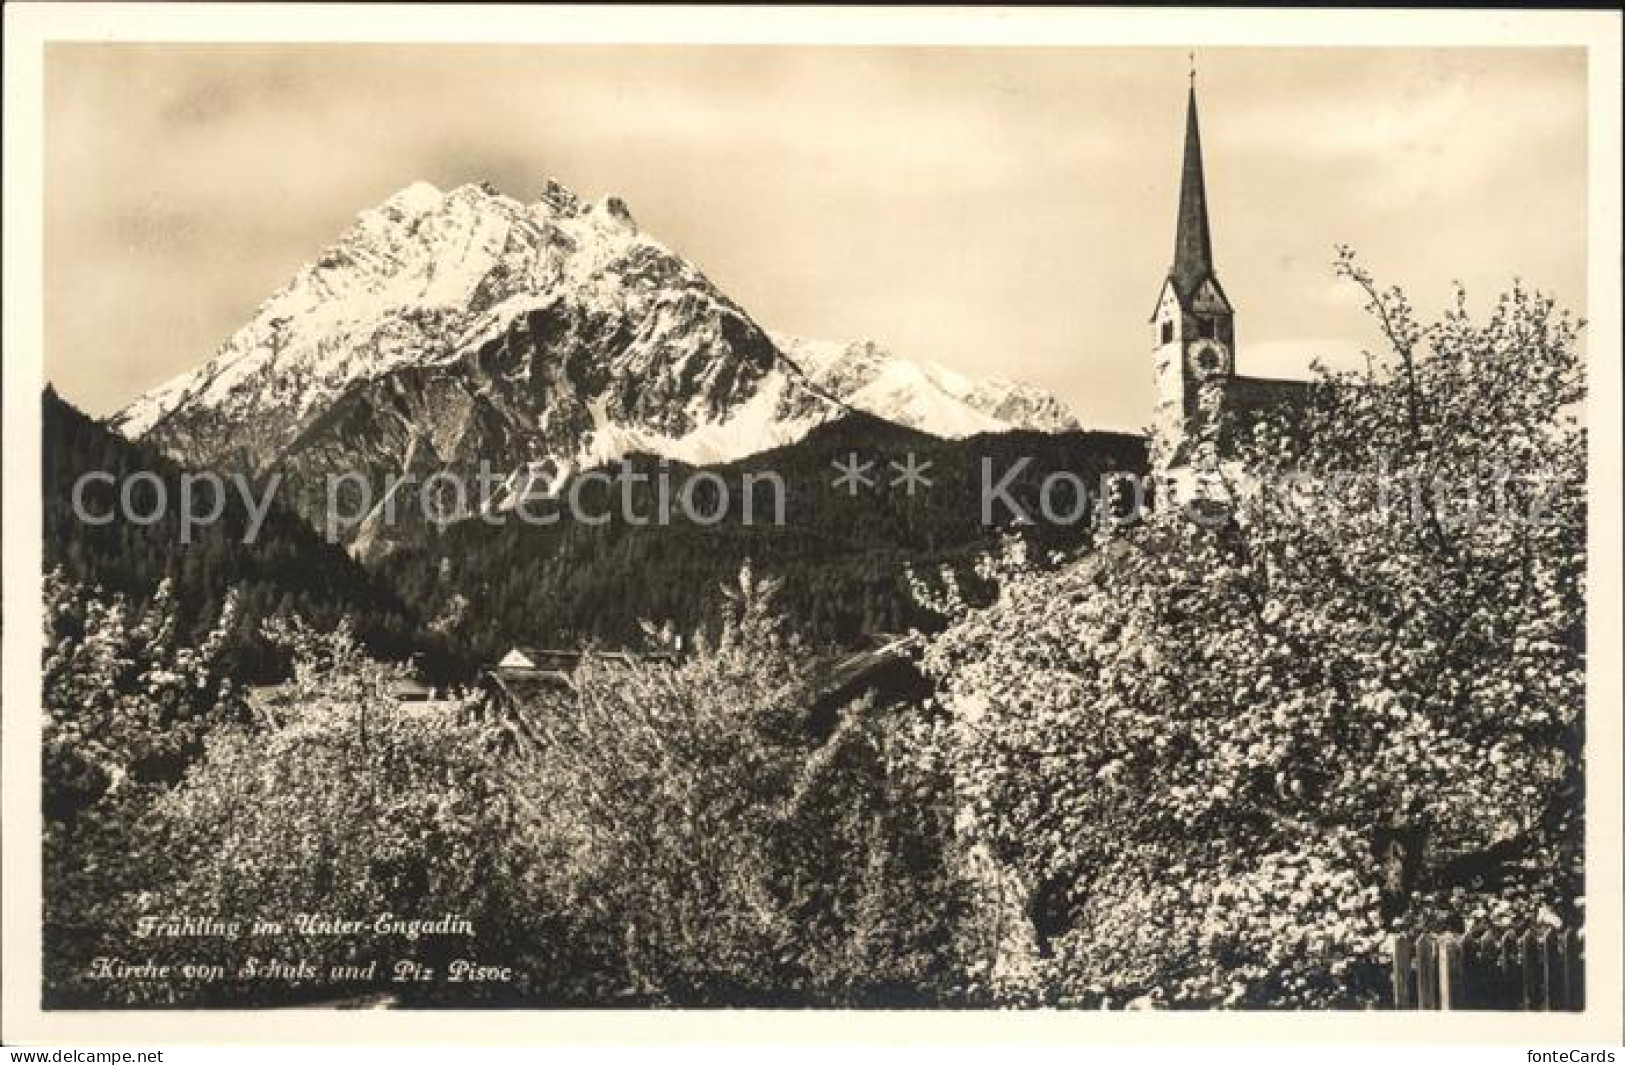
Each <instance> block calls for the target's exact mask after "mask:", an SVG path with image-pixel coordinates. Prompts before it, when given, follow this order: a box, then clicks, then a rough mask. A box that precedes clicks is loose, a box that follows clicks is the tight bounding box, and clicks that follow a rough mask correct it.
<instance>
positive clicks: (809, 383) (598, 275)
mask: <svg viewBox="0 0 1625 1065" xmlns="http://www.w3.org/2000/svg"><path fill="white" fill-rule="evenodd" d="M851 410H865V411H867V412H868V413H871V414H875V415H878V416H880V417H883V418H888V419H890V420H895V421H897V422H899V423H900V424H904V425H908V426H910V427H913V428H919V429H922V430H924V431H927V432H931V433H933V434H934V435H938V436H942V437H948V438H956V437H963V436H968V435H972V434H974V433H977V432H989V431H999V430H1002V429H1008V428H1043V429H1046V430H1048V431H1060V430H1064V429H1073V428H1077V427H1078V423H1077V419H1076V416H1075V415H1073V414H1072V413H1071V412H1070V411H1069V410H1068V409H1067V408H1066V407H1065V405H1064V404H1062V403H1061V402H1060V401H1059V400H1057V399H1055V397H1053V396H1051V395H1049V394H1048V393H1045V392H1043V391H1042V390H1040V389H1035V388H1033V387H1032V386H1024V385H1015V384H1011V383H1008V382H1000V381H992V382H988V381H977V380H974V379H971V378H968V377H965V376H964V375H959V374H955V373H953V372H952V371H948V370H946V369H944V368H941V367H937V366H932V365H930V364H920V363H914V362H910V361H908V360H904V359H900V358H898V357H897V356H895V355H892V354H891V353H890V352H888V351H886V350H885V349H884V348H881V347H880V346H879V345H877V344H875V343H873V342H872V341H853V342H824V341H808V340H804V339H802V338H795V337H790V336H788V335H786V334H777V333H771V332H769V331H768V330H766V329H764V328H763V327H762V326H760V325H759V324H758V323H757V322H756V321H755V320H754V319H752V318H751V316H750V315H749V313H748V312H746V311H745V309H744V308H742V307H741V306H740V305H739V304H738V303H737V302H736V301H734V300H733V299H732V298H731V297H730V296H728V295H727V294H726V293H725V292H723V291H721V290H720V289H719V288H718V287H717V286H716V285H714V284H713V283H712V282H711V281H710V279H709V278H707V277H706V275H705V274H704V272H703V271H702V270H701V269H700V268H699V267H698V266H696V265H695V264H693V263H692V262H690V261H689V260H687V259H685V258H683V257H682V256H680V255H678V254H676V253H675V252H673V251H672V250H671V249H670V248H669V247H667V246H666V245H664V244H662V243H660V242H659V241H658V240H656V239H654V238H653V237H651V236H649V235H648V234H646V233H644V232H643V231H642V230H641V229H640V228H639V227H638V225H637V223H636V221H635V220H634V219H633V216H632V213H631V211H630V209H629V208H628V207H627V206H626V204H625V203H624V202H622V201H621V200H619V199H617V198H615V197H612V196H606V197H603V198H601V199H600V200H598V201H595V202H592V203H587V202H585V201H583V200H582V199H581V198H579V197H578V196H576V194H575V193H573V192H571V191H570V190H569V189H567V188H565V187H564V186H563V185H560V184H559V183H558V182H555V181H549V182H547V183H546V184H545V185H544V186H543V189H542V192H541V194H540V196H539V198H538V199H537V200H536V201H535V202H533V203H530V204H525V203H521V202H520V201H519V200H517V199H514V198H512V197H509V196H506V195H504V194H502V193H500V192H498V191H496V190H495V189H494V188H492V187H490V186H489V185H462V186H458V187H457V188H455V189H452V190H450V191H444V192H443V191H441V190H440V189H438V188H436V187H434V186H432V185H429V184H428V183H426V182H416V183H413V184H411V185H408V186H406V187H405V188H403V189H401V190H400V191H398V192H396V193H395V194H393V195H391V196H390V197H388V198H387V199H386V200H384V201H383V203H381V204H380V205H378V206H377V207H373V208H369V209H368V210H365V211H362V212H361V213H360V215H358V216H357V218H356V220H355V221H354V222H353V223H352V224H351V225H350V226H349V227H348V228H347V229H346V230H345V231H344V233H343V234H342V235H341V236H340V237H339V239H338V241H337V242H336V243H334V244H333V245H331V246H329V247H328V248H327V249H325V250H324V251H323V252H322V253H321V254H320V255H319V256H318V257H317V258H315V259H314V260H312V261H311V262H309V263H307V264H306V265H305V266H303V267H301V268H300V269H299V270H298V271H296V273H295V275H294V277H293V278H292V279H291V280H290V281H289V282H288V283H287V284H286V285H284V286H283V287H282V288H281V289H279V290H278V291H277V292H276V293H274V294H273V295H272V296H271V297H270V298H268V299H267V300H266V301H265V302H264V303H262V304H261V305H260V307H259V308H258V310H257V311H256V313H255V314H254V316H253V317H252V318H251V319H250V321H249V322H248V323H247V324H245V325H244V326H243V327H241V328H240V329H238V330H237V331H236V332H234V333H233V334H232V335H231V336H230V337H229V338H227V340H226V341H225V342H224V343H223V344H222V345H221V346H220V348H219V349H218V350H217V351H216V352H215V354H214V355H213V357H211V358H210V359H209V360H208V361H207V362H206V363H204V364H203V365H202V366H200V367H198V368H196V369H194V370H192V371H189V372H187V373H184V374H181V375H178V376H176V377H175V378H172V379H171V380H169V381H167V382H165V383H164V384H162V385H160V386H158V387H156V388H154V389H152V390H150V391H149V392H147V393H145V394H143V395H142V396H141V397H139V398H138V399H137V400H135V401H134V402H132V403H131V404H130V405H129V406H127V407H126V408H124V409H123V410H122V411H120V412H118V413H117V414H116V415H114V416H113V418H111V419H110V424H111V425H112V426H113V427H114V428H116V429H117V430H118V431H120V432H121V433H123V434H124V435H125V436H128V437H131V438H138V439H142V440H144V441H147V442H150V443H153V444H155V445H156V446H158V447H160V448H162V449H163V450H165V451H166V452H168V453H169V454H171V455H172V456H174V457H176V458H177V459H180V460H182V461H185V462H187V463H188V464H190V465H193V466H201V467H211V468H226V469H233V470H241V471H244V472H248V473H252V474H254V475H264V474H266V473H268V472H270V471H271V470H273V469H274V470H280V471H283V472H285V473H287V474H289V475H290V480H292V481H293V482H294V484H295V489H296V491H297V492H298V493H299V496H298V498H297V500H296V505H297V506H298V507H299V509H301V511H302V512H304V513H305V514H306V515H307V516H308V517H310V518H311V519H312V520H313V522H314V523H315V524H316V525H317V527H318V528H323V529H327V528H329V525H330V517H331V516H330V515H325V514H323V513H322V510H323V499H322V497H321V495H320V494H319V493H317V492H316V488H317V487H318V486H320V485H321V484H322V483H323V481H324V479H325V478H331V477H336V476H342V475H345V474H349V473H352V472H358V473H360V474H362V475H363V476H364V477H365V478H366V479H367V480H368V482H369V483H370V484H379V483H381V482H382V481H383V480H384V479H387V478H388V477H390V476H391V475H395V476H401V475H405V474H411V475H414V476H416V477H418V478H420V479H421V478H425V477H428V476H430V475H432V474H433V473H435V472H438V471H448V472H451V473H454V474H459V475H462V476H464V477H472V476H473V475H474V473H475V469H474V467H475V465H476V464H477V463H478V462H479V461H481V460H487V461H489V462H490V463H492V464H493V465H495V466H497V467H499V468H500V469H501V470H504V471H506V475H507V477H508V482H509V487H510V488H511V489H514V490H517V489H518V488H519V487H521V486H523V485H524V484H525V483H527V482H529V481H530V480H531V479H532V478H534V477H536V476H546V477H548V478H549V479H551V481H552V484H553V486H555V487H556V486H557V485H558V484H559V483H562V481H563V480H564V479H565V478H567V477H569V476H570V475H571V474H573V473H575V472H578V471H580V470H583V469H586V468H588V467H591V466H595V465H601V464H603V463H605V462H608V461H611V460H613V459H615V458H618V457H620V456H623V455H627V454H632V453H640V452H641V453H652V454H657V455H661V456H664V457H667V458H671V459H674V460H681V461H684V462H687V463H690V464H694V465H710V464H715V463H719V462H729V461H733V460H737V459H740V458H743V457H745V456H747V455H750V454H755V453H759V452H762V451H765V450H769V449H772V448H774V447H778V446H781V445H784V444H788V443H792V442H794V441H795V440H798V439H800V438H801V437H803V436H804V435H805V434H806V433H807V432H808V431H809V430H810V429H811V428H813V427H814V426H816V425H818V424H820V423H822V422H825V421H828V420H829V419H831V418H834V417H839V416H841V415H842V414H843V413H845V412H847V411H851ZM380 505H382V504H380ZM363 525H364V526H369V527H371V526H376V525H377V522H376V521H373V522H370V523H366V522H364V523H363ZM385 541H387V538H385ZM385 541H380V542H379V544H374V543H373V541H372V540H371V539H368V540H366V542H364V543H362V544H361V545H360V547H361V549H362V550H363V551H367V550H372V549H373V548H374V547H375V546H379V545H382V546H383V547H385V549H387V542H385Z"/></svg>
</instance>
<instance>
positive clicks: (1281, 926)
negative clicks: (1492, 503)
mask: <svg viewBox="0 0 1625 1065" xmlns="http://www.w3.org/2000/svg"><path fill="white" fill-rule="evenodd" d="M1340 268H1341V270H1342V271H1343V273H1344V274H1345V275H1346V276H1348V277H1349V278H1350V279H1352V280H1353V281H1354V282H1355V283H1356V284H1359V285H1360V286H1362V287H1363V288H1364V289H1365V290H1366V291H1367V293H1368V294H1369V296H1370V299H1371V309H1372V311H1373V312H1374V313H1375V314H1376V315H1377V317H1378V319H1379V321H1380V322H1381V323H1382V325H1383V328H1384V330H1385V333H1386V335H1387V337H1388V339H1389V341H1390V344H1391V347H1392V349H1393V350H1392V352H1391V354H1390V356H1389V357H1388V358H1387V359H1385V360H1382V361H1374V362H1373V365H1372V367H1371V368H1370V370H1369V371H1367V372H1364V373H1360V374H1349V375H1341V376H1334V375H1329V374H1328V375H1324V376H1323V380H1322V381H1321V382H1320V385H1319V387H1318V388H1317V389H1316V392H1315V396H1314V399H1313V400H1312V402H1311V403H1309V404H1308V405H1307V406H1305V407H1303V408H1302V409H1299V410H1297V411H1294V412H1283V413H1282V414H1281V415H1279V416H1277V417H1275V418H1272V419H1271V420H1269V421H1267V422H1265V423H1264V424H1261V425H1258V426H1257V427H1255V428H1254V430H1253V431H1252V432H1251V433H1250V434H1249V435H1247V436H1246V437H1245V438H1244V439H1242V440H1240V441H1238V443H1237V452H1238V458H1239V462H1237V463H1236V464H1234V465H1233V466H1229V467H1227V468H1223V469H1221V470H1220V471H1219V473H1220V475H1221V476H1224V477H1226V478H1228V480H1229V482H1230V483H1229V489H1230V493H1231V498H1232V500H1233V506H1232V508H1231V513H1232V520H1227V521H1225V522H1223V523H1222V524H1220V525H1218V527H1215V523H1213V522H1212V521H1206V522H1203V521H1196V520H1185V519H1184V518H1181V517H1180V516H1178V515H1174V516H1172V517H1165V518H1162V519H1159V520H1155V521H1151V522H1147V523H1144V524H1142V525H1139V526H1136V527H1131V528H1127V529H1123V530H1119V531H1118V532H1117V533H1116V534H1115V535H1114V536H1112V537H1111V538H1110V539H1108V540H1107V541H1106V542H1105V543H1104V544H1103V545H1102V546H1101V547H1100V548H1099V549H1097V550H1096V551H1095V552H1094V553H1093V554H1092V555H1090V556H1087V557H1085V558H1083V559H1082V560H1080V561H1076V562H1074V563H1071V564H1070V565H1066V566H1062V567H1060V568H1058V569H1055V570H1053V571H1051V572H1043V573H1039V572H1029V573H1026V574H1021V575H1017V576H1014V577H1011V578H1008V579H1006V580H1005V581H1004V583H1003V584H1002V586H1001V588H1000V591H999V595H998V598H997V601H996V602H994V603H993V604H992V605H991V606H989V607H987V608H985V609H981V610H964V609H959V608H957V607H956V606H955V604H954V603H953V602H952V600H953V598H954V597H953V596H952V594H951V590H950V592H948V593H943V592H938V595H939V597H940V596H943V595H946V598H947V600H948V601H947V602H943V603H939V605H940V606H941V607H942V608H943V609H945V610H947V611H948V612H950V613H951V614H952V615H954V616H956V617H957V619H958V620H956V621H955V622H954V623H953V624H952V625H951V626H950V627H949V628H948V629H947V631H946V632H945V633H944V634H943V635H942V636H941V637H940V638H939V639H937V640H935V641H933V643H932V645H931V647H930V648H929V650H928V652H927V655H926V666H927V668H928V669H929V670H930V671H931V672H932V673H933V674H934V675H935V676H936V677H937V678H938V682H939V689H940V694H941V698H942V700H943V702H944V704H945V705H946V706H947V707H948V708H949V710H950V711H951V723H950V724H948V725H946V726H944V727H943V728H942V729H941V730H940V731H939V734H938V736H937V742H938V743H939V744H940V745H941V746H942V748H943V750H944V751H945V752H946V755H945V757H946V758H947V759H948V760H949V761H950V762H951V764H952V765H953V766H954V767H955V772H956V777H957V779H956V786H957V789H958V791H959V794H960V797H961V802H962V803H963V805H964V808H965V812H966V817H967V819H968V820H969V822H970V824H971V825H972V826H973V832H974V834H975V835H976V837H977V838H979V839H980V840H982V841H984V842H985V843H986V845H987V846H989V847H990V849H991V850H992V852H993V853H994V855H995V856H996V858H997V859H999V860H1000V861H1001V862H1002V863H1004V865H1005V866H1006V867H1007V868H1009V869H1011V870H1012V871H1013V872H1014V873H1015V875H1017V876H1018V877H1019V879H1020V880H1021V882H1022V883H1023V884H1024V886H1025V888H1026V890H1027V896H1028V900H1029V911H1030V916H1031V919H1032V922H1033V924H1034V926H1035V929H1036V931H1037V933H1038V940H1039V948H1040V949H1039V950H1038V951H1037V954H1036V956H1035V957H1033V958H1032V959H1030V965H1029V969H1030V975H1031V978H1032V981H1033V982H1034V983H1035V984H1036V986H1037V987H1039V988H1040V989H1041V990H1040V994H1041V997H1043V998H1044V999H1046V1000H1048V1001H1053V1002H1058V1003H1066V1004H1088V1005H1093V1004H1097V1003H1101V1002H1107V1003H1114V1004H1119V1005H1121V1004H1124V1003H1126V1002H1130V1001H1136V1000H1138V1001H1142V1002H1147V1003H1151V1004H1163V1005H1169V1006H1211V1005H1224V1006H1259V1005H1271V1006H1307V1005H1352V1004H1358V1003H1362V1002H1369V1001H1371V1000H1372V999H1374V998H1375V997H1376V996H1377V995H1378V994H1379V993H1380V990H1379V989H1380V974H1379V973H1377V972H1376V971H1375V969H1376V965H1377V962H1378V960H1379V957H1380V951H1381V947H1382V942H1383V939H1384V937H1385V936H1386V934H1387V933H1389V932H1390V931H1393V930H1396V929H1414V930H1430V931H1439V930H1445V929H1459V928H1462V927H1463V926H1466V925H1472V924H1491V925H1495V926H1497V927H1501V926H1505V925H1508V924H1515V923H1519V922H1529V921H1539V922H1546V923H1558V922H1564V923H1569V922H1575V921H1577V920H1579V919H1580V906H1581V898H1580V895H1581V890H1580V839H1581V831H1580V816H1581V795H1582V791H1583V789H1582V786H1581V782H1582V772H1583V720H1582V711H1583V706H1584V687H1583V681H1584V646H1583V632H1584V598H1583V582H1584V574H1585V556H1584V543H1585V511H1584V498H1583V487H1584V473H1585V471H1584V465H1585V464H1584V440H1583V435H1582V432H1581V430H1580V428H1579V427H1578V425H1577V423H1576V418H1575V415H1576V413H1577V410H1578V408H1579V405H1580V404H1581V402H1582V401H1583V397H1584V388H1583V381H1582V379H1581V373H1580V367H1581V364H1580V360H1579V356H1578V354H1577V351H1576V329H1577V327H1576V326H1575V325H1574V324H1572V323H1571V322H1570V321H1569V320H1568V319H1567V317H1566V316H1563V315H1561V314H1559V313H1557V312H1555V310H1554V308H1553V307H1552V304H1551V303H1550V301H1548V300H1546V299H1544V298H1541V297H1538V296H1534V295H1531V294H1529V293H1527V292H1525V291H1523V290H1522V289H1514V291H1513V292H1512V293H1510V294H1509V295H1507V296H1506V297H1504V298H1503V299H1502V300H1501V301H1500V302H1499V304H1498V305H1497V306H1496V308H1495V310H1494V311H1493V313H1492V314H1491V315H1490V317H1489V319H1488V321H1487V322H1486V323H1484V324H1475V323H1473V322H1472V321H1471V320H1470V318H1469V316H1468V315H1467V313H1466V311H1465V309H1464V306H1465V302H1464V300H1460V301H1458V304H1457V306H1456V307H1455V308H1454V309H1453V310H1452V311H1451V312H1449V313H1448V314H1446V315H1445V316H1444V318H1443V319H1442V320H1440V321H1439V322H1437V323H1433V324H1427V325H1424V324H1421V323H1418V322H1417V321H1416V320H1415V319H1414V317H1413V316H1412V314H1411V312H1410V309H1409V307H1408V305H1407V304H1406V303H1405V301H1404V298H1403V296H1402V295H1401V294H1399V293H1397V292H1379V291H1377V290H1376V288H1375V287H1374V286H1373V285H1372V284H1371V282H1370V279H1369V278H1368V277H1367V276H1366V275H1365V274H1364V273H1363V271H1361V270H1360V269H1359V268H1358V267H1357V266H1356V265H1355V264H1354V263H1353V261H1352V259H1351V258H1348V257H1346V256H1345V258H1343V259H1342V260H1341V261H1340ZM1242 471H1246V472H1245V473H1243V472H1242ZM1286 473H1290V474H1292V475H1293V477H1294V478H1296V479H1297V484H1298V486H1299V487H1298V488H1297V489H1295V490H1294V492H1293V493H1292V494H1290V496H1289V498H1287V499H1286V500H1285V502H1283V501H1282V500H1281V499H1280V498H1270V494H1269V492H1268V491H1266V489H1267V488H1268V487H1269V486H1271V485H1273V484H1276V483H1278V482H1279V481H1280V480H1281V479H1282V476H1283V475H1284V474H1286ZM1351 473H1352V474H1359V475H1363V480H1362V479H1360V478H1356V480H1357V481H1359V484H1360V485H1362V486H1363V487H1362V488H1360V489H1359V490H1360V491H1365V492H1367V493H1368V495H1367V496H1366V497H1364V498H1360V499H1356V500H1353V501H1352V502H1351V501H1349V500H1347V499H1345V500H1342V501H1332V500H1327V499H1325V498H1318V499H1316V498H1313V497H1315V496H1317V495H1319V496H1321V497H1324V496H1325V495H1326V491H1327V489H1328V487H1329V486H1332V485H1334V484H1338V485H1342V484H1343V481H1341V480H1340V478H1341V479H1344V480H1346V475H1348V474H1351ZM1531 474H1536V475H1539V477H1538V478H1536V479H1531V478H1530V476H1529V475H1531ZM1395 475H1400V476H1403V477H1404V478H1405V480H1404V482H1403V483H1404V490H1403V491H1402V492H1399V493H1398V498H1399V499H1400V500H1402V501H1403V502H1404V503H1405V504H1406V512H1405V513H1403V514H1398V515H1396V513H1395V511H1394V509H1393V508H1391V507H1390V508H1389V509H1388V510H1386V511H1385V510H1383V509H1382V508H1381V507H1380V506H1379V505H1377V500H1376V497H1375V496H1374V495H1372V494H1370V493H1380V492H1382V491H1391V490H1392V486H1391V485H1389V486H1388V487H1387V488H1383V487H1381V486H1382V485H1383V483H1384V482H1383V481H1382V478H1385V477H1392V476H1395ZM1373 486H1376V487H1373ZM1495 493H1500V494H1501V496H1502V503H1503V505H1502V507H1501V509H1500V510H1499V511H1498V512H1492V511H1491V510H1490V509H1489V508H1488V507H1487V506H1486V505H1485V501H1487V500H1491V499H1493V498H1495ZM1306 498H1309V499H1310V500H1311V502H1312V503H1313V505H1314V507H1317V508H1320V509H1315V510H1311V511H1309V512H1306V510H1305V503H1304V500H1305V499H1306ZM1473 500H1477V501H1478V503H1477V506H1476V508H1475V507H1473V506H1472V501H1473ZM1333 502H1337V503H1338V505H1337V506H1335V507H1333V506H1331V504H1332V503H1333ZM1537 512H1538V513H1537ZM1010 568H1011V567H1009V566H1006V567H1005V569H1006V570H1009V569H1010ZM1016 568H1018V569H1019V567H1016Z"/></svg>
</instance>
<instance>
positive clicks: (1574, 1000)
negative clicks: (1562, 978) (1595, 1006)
mask: <svg viewBox="0 0 1625 1065" xmlns="http://www.w3.org/2000/svg"><path fill="white" fill-rule="evenodd" d="M1563 961H1564V963H1565V964H1564V971H1565V972H1566V973H1567V974H1568V998H1567V1000H1566V1001H1565V1002H1564V1006H1565V1007H1566V1008H1567V1009H1571V1010H1583V1009H1585V1008H1586V969H1585V941H1584V940H1582V939H1581V938H1580V933H1579V932H1578V931H1576V930H1574V929H1572V928H1571V929H1569V931H1568V933H1567V934H1566V935H1564V936H1563Z"/></svg>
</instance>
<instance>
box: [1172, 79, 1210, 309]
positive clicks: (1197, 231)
mask: <svg viewBox="0 0 1625 1065" xmlns="http://www.w3.org/2000/svg"><path fill="white" fill-rule="evenodd" d="M1212 273H1213V240H1212V238H1211V237H1210V236H1209V234H1208V224H1207V183H1206V182H1205V181H1204V180H1203V177H1202V133H1201V130H1200V129H1199V128H1198V125H1197V121H1196V79H1195V72H1194V71H1193V72H1192V77H1191V88H1190V96H1189V97H1188V99H1187V101H1186V104H1185V162H1184V166H1183V167H1182V169H1181V171H1180V175H1179V228H1178V230H1177V231H1176V232H1175V234H1174V265H1173V269H1172V270H1170V271H1169V275H1170V276H1171V277H1172V278H1173V279H1174V284H1175V285H1176V286H1177V287H1178V288H1179V294H1180V296H1181V297H1182V298H1184V299H1189V298H1190V296H1191V293H1192V292H1193V291H1194V290H1195V288H1196V286H1197V285H1199V284H1201V282H1202V280H1203V279H1204V278H1206V277H1208V276H1209V275H1211V274H1212Z"/></svg>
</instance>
